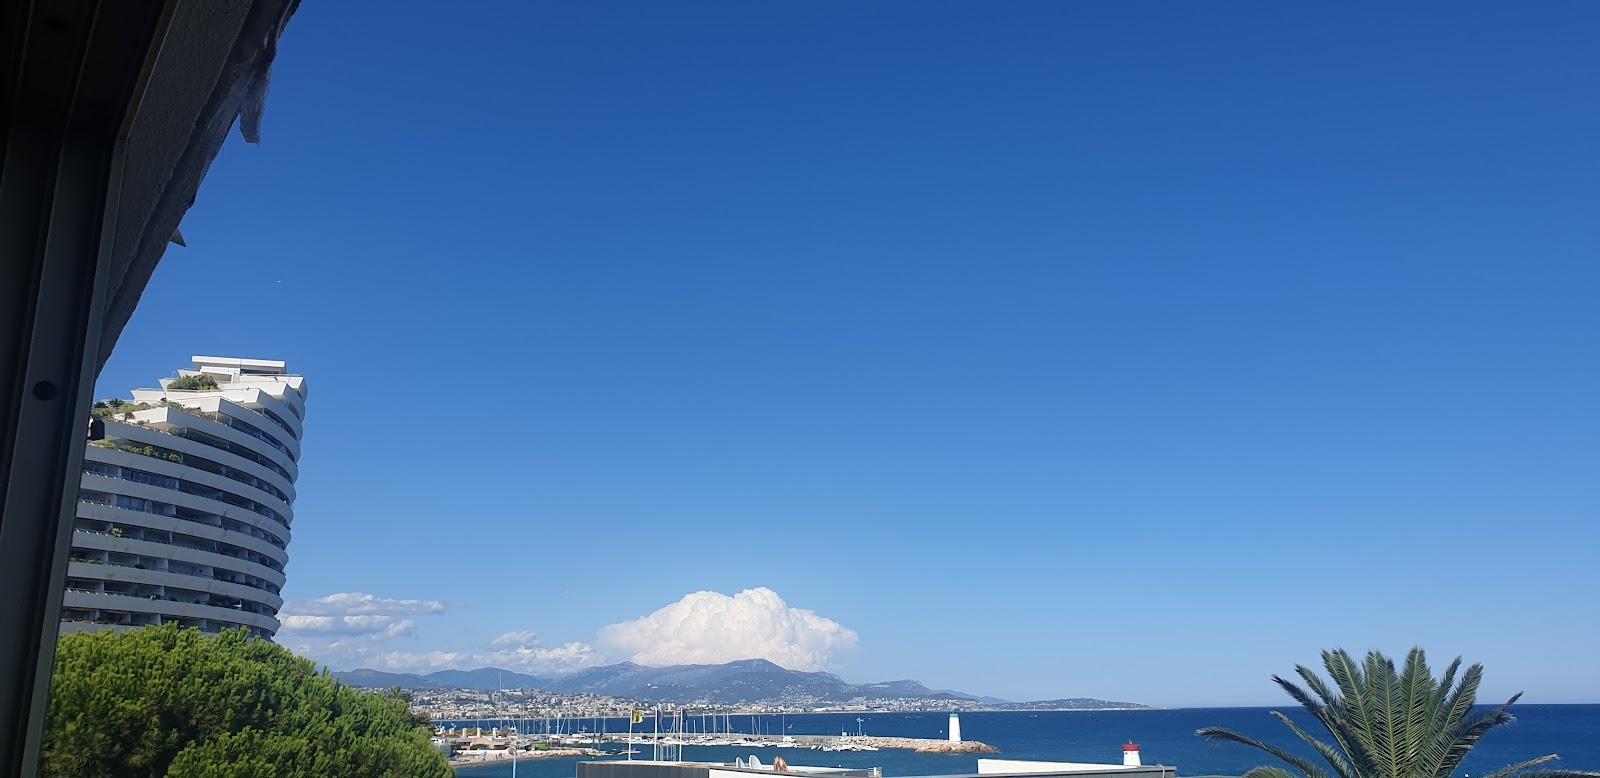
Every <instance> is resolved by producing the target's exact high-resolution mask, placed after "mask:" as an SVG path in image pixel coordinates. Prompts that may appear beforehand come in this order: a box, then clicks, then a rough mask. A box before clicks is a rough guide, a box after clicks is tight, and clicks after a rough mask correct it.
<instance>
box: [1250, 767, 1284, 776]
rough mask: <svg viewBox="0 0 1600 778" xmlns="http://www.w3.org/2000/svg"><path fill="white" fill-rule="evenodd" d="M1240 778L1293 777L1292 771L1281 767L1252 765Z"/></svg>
mask: <svg viewBox="0 0 1600 778" xmlns="http://www.w3.org/2000/svg"><path fill="white" fill-rule="evenodd" d="M1241 778H1295V776H1294V773H1291V772H1289V771H1288V770H1285V769H1283V768H1282V767H1252V768H1250V769H1249V770H1246V771H1244V775H1243V776H1241Z"/></svg>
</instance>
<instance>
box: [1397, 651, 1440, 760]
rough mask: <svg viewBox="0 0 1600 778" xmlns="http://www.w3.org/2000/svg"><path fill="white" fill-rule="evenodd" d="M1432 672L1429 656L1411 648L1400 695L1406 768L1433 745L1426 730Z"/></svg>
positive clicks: (1429, 722) (1401, 732)
mask: <svg viewBox="0 0 1600 778" xmlns="http://www.w3.org/2000/svg"><path fill="white" fill-rule="evenodd" d="M1433 683H1434V682H1433V671H1431V670H1429V669H1428V657H1427V655H1426V654H1424V653H1423V651H1422V649H1421V648H1420V647H1417V648H1412V649H1411V653H1409V654H1407V655H1406V666H1405V669H1404V670H1402V671H1401V672H1400V692H1401V694H1403V695H1404V699H1403V700H1402V706H1403V711H1404V718H1403V719H1402V720H1401V727H1400V734H1401V737H1402V738H1403V741H1404V742H1403V744H1402V747H1401V755H1400V756H1401V760H1402V761H1403V763H1404V764H1406V765H1408V766H1409V765H1413V764H1415V763H1416V760H1417V757H1418V756H1419V755H1421V754H1422V752H1423V749H1425V748H1427V747H1428V745H1429V744H1431V743H1432V740H1433V738H1432V737H1430V735H1431V734H1432V732H1431V730H1430V729H1429V725H1430V724H1431V723H1432V722H1431V721H1430V711H1429V708H1430V703H1431V701H1432V700H1433V690H1434V686H1433Z"/></svg>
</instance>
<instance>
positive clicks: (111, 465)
mask: <svg viewBox="0 0 1600 778" xmlns="http://www.w3.org/2000/svg"><path fill="white" fill-rule="evenodd" d="M178 373H179V377H178V378H165V379H162V380H161V388H160V389H135V390H134V391H133V401H132V402H124V401H117V400H106V401H102V402H98V403H95V408H94V417H95V418H94V421H93V423H92V424H91V432H90V438H91V440H90V441H89V444H88V446H87V448H86V449H85V453H84V459H83V480H82V484H81V486H80V489H79V492H78V515H77V522H76V524H75V525H74V527H73V530H74V531H73V533H72V559H71V562H70V563H69V565H68V568H67V590H66V593H65V596H64V598H63V600H62V609H61V613H62V616H61V620H62V624H61V631H62V632H63V633H65V632H73V631H77V630H85V629H116V628H119V627H139V626H147V625H153V624H164V623H168V622H174V621H175V622H178V623H179V624H183V625H185V626H191V627H198V628H199V629H202V630H206V631H211V632H215V631H217V630H221V629H232V628H235V627H239V626H244V627H247V628H249V629H250V631H252V632H254V633H256V634H258V635H261V636H263V637H269V638H270V637H272V635H273V634H275V633H276V632H277V631H278V619H277V613H278V608H279V607H281V606H282V605H283V599H282V597H281V596H280V592H281V590H282V588H283V583H284V578H283V568H284V565H285V564H286V563H287V562H288V560H289V555H288V552H287V549H288V546H289V528H290V526H291V525H292V524H293V523H294V514H293V511H292V509H291V507H290V506H291V505H292V504H293V503H294V497H295V492H294V482H295V478H296V476H297V475H298V474H299V465H298V463H299V460H300V438H301V430H302V421H303V420H304V419H305V408H306V385H305V379H304V378H302V377H301V376H297V375H290V374H288V373H287V372H286V370H285V366H284V363H283V362H277V361H271V360H262V359H237V358H229V357H194V368H193V369H190V370H180V371H178ZM102 424H103V432H102V429H101V427H102ZM96 438H98V439H96Z"/></svg>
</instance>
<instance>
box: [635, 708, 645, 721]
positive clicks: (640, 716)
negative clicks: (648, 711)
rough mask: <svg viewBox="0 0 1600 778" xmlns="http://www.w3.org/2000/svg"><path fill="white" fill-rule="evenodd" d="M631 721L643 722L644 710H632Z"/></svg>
mask: <svg viewBox="0 0 1600 778" xmlns="http://www.w3.org/2000/svg"><path fill="white" fill-rule="evenodd" d="M633 723H635V724H643V723H644V711H642V710H635V711H634V712H633Z"/></svg>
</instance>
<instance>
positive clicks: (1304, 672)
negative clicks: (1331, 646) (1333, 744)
mask: <svg viewBox="0 0 1600 778" xmlns="http://www.w3.org/2000/svg"><path fill="white" fill-rule="evenodd" d="M1324 656H1326V655H1324ZM1294 670H1295V672H1296V673H1298V674H1299V675H1300V678H1301V679H1302V680H1304V681H1305V682H1306V687H1307V688H1309V689H1311V691H1313V692H1315V693H1316V695H1317V696H1318V697H1319V698H1321V699H1322V701H1323V703H1325V704H1324V705H1323V707H1322V711H1321V713H1320V714H1319V716H1318V718H1320V719H1322V726H1324V727H1326V728H1327V730H1328V733H1329V734H1330V735H1333V739H1334V740H1336V741H1338V743H1339V747H1340V748H1342V749H1344V753H1345V756H1346V758H1348V759H1349V760H1350V763H1351V766H1352V767H1353V768H1354V769H1355V771H1356V772H1357V773H1358V774H1361V775H1370V774H1372V773H1374V772H1376V766H1375V765H1374V763H1373V759H1372V754H1371V752H1370V751H1368V749H1367V747H1366V745H1365V743H1363V742H1362V739H1361V736H1360V734H1359V733H1357V732H1355V731H1354V728H1353V727H1352V726H1351V725H1350V722H1349V721H1348V717H1347V716H1346V715H1345V712H1344V711H1345V705H1344V700H1343V699H1342V698H1341V697H1340V696H1339V695H1338V694H1336V693H1335V692H1334V691H1333V690H1332V689H1330V688H1328V683H1327V682H1326V681H1324V680H1322V676H1320V675H1317V674H1316V672H1314V671H1312V670H1311V668H1309V667H1306V666H1305V665H1295V668H1294ZM1280 685H1282V684H1280ZM1302 704H1303V703H1302Z"/></svg>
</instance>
